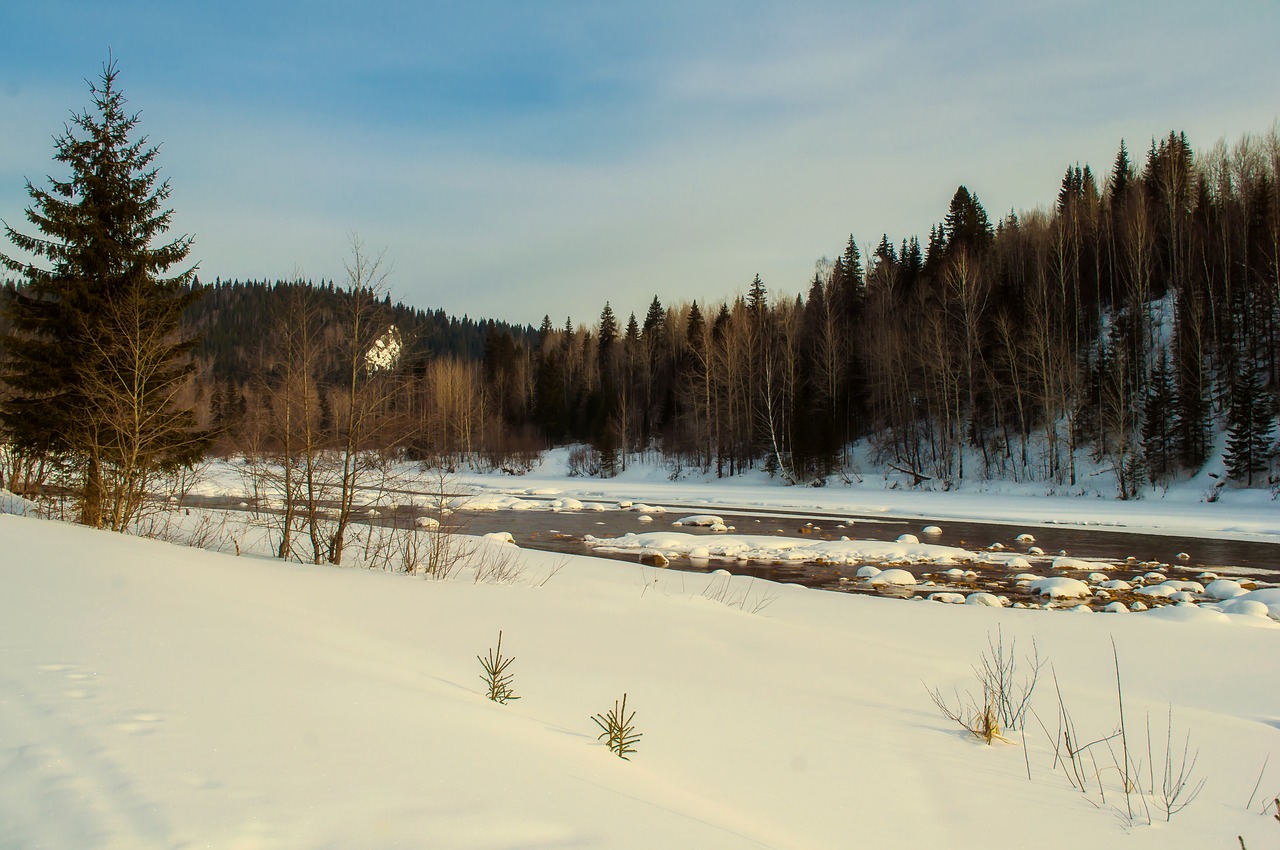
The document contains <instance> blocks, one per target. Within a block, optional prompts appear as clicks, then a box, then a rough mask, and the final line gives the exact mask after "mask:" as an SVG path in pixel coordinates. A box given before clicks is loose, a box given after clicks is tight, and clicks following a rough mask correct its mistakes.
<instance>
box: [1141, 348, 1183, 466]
mask: <svg viewBox="0 0 1280 850" xmlns="http://www.w3.org/2000/svg"><path fill="white" fill-rule="evenodd" d="M1175 398H1176V395H1175V392H1174V386H1173V372H1172V370H1171V369H1170V366H1169V354H1168V352H1167V351H1165V350H1164V349H1163V348H1162V349H1160V353H1159V355H1158V356H1157V357H1156V359H1155V361H1154V362H1153V363H1152V364H1151V374H1150V376H1149V378H1148V380H1147V392H1146V396H1145V397H1144V399H1143V405H1142V452H1143V455H1144V456H1145V458H1146V462H1147V475H1148V476H1150V478H1151V483H1152V484H1158V483H1160V482H1163V481H1167V480H1168V479H1169V477H1170V476H1171V475H1173V472H1174V470H1175V468H1176V466H1177V463H1176V451H1175V449H1176V437H1177V430H1178V429H1177V423H1176V419H1175V409H1176V406H1175V403H1174V402H1175Z"/></svg>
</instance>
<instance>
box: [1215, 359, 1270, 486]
mask: <svg viewBox="0 0 1280 850" xmlns="http://www.w3.org/2000/svg"><path fill="white" fill-rule="evenodd" d="M1227 424H1228V427H1229V428H1230V430H1229V431H1228V434H1227V455H1226V463H1227V474H1228V475H1230V476H1231V477H1232V478H1234V479H1235V480H1237V481H1242V482H1244V484H1245V485H1246V486H1248V487H1252V486H1253V479H1254V476H1255V475H1256V474H1257V473H1259V472H1263V471H1265V470H1266V468H1267V461H1268V460H1269V458H1270V453H1271V431H1272V418H1271V398H1270V396H1269V394H1268V393H1267V391H1266V388H1265V387H1264V386H1263V383H1262V370H1261V369H1260V368H1259V367H1258V365H1257V361H1256V360H1254V358H1252V357H1245V358H1244V362H1242V363H1241V366H1240V371H1239V373H1238V374H1237V375H1236V380H1235V382H1234V383H1233V386H1232V390H1231V410H1230V412H1229V414H1228V416H1227Z"/></svg>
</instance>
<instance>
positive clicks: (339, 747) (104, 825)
mask: <svg viewBox="0 0 1280 850" xmlns="http://www.w3.org/2000/svg"><path fill="white" fill-rule="evenodd" d="M552 480H553V479H552V476H550V475H548V476H547V482H550V481H552ZM493 482H495V479H486V480H485V481H482V482H480V483H481V484H488V483H493ZM547 482H542V483H539V482H538V481H536V480H534V479H530V480H529V481H520V482H511V481H507V482H505V483H506V484H507V486H508V487H510V485H511V484H515V483H519V484H521V485H522V486H523V487H524V488H539V489H556V488H555V487H551V486H550V484H549V483H547ZM564 483H565V482H563V481H559V484H561V485H563V484H564ZM581 485H582V486H581V488H561V489H565V490H566V493H565V496H566V497H569V498H576V496H574V495H572V494H570V493H569V492H568V491H569V490H570V489H573V493H581V494H582V496H588V497H589V496H590V494H589V493H586V492H583V491H585V490H595V491H599V490H601V489H605V490H608V489H609V487H603V488H602V485H601V483H600V482H581ZM610 486H612V485H610ZM617 486H618V487H622V488H625V490H626V492H627V493H629V494H631V495H632V496H634V497H642V498H645V499H652V500H654V501H655V502H657V501H660V500H666V499H671V500H672V501H679V502H681V503H688V502H689V501H690V499H689V498H688V497H681V498H679V499H678V500H677V499H675V498H674V495H675V493H676V492H677V491H675V490H670V489H665V488H667V487H669V486H671V485H668V484H665V483H662V482H643V481H634V480H633V481H623V482H620V483H619V484H618V485H617ZM678 486H679V491H678V492H680V493H684V492H686V489H685V488H686V486H687V485H686V484H681V485H678ZM765 486H767V485H761V484H759V483H756V484H748V485H743V486H741V487H740V489H737V490H733V491H732V492H731V493H728V494H725V489H724V488H717V489H714V490H712V489H707V490H703V491H700V492H702V493H704V494H706V496H705V497H706V499H707V501H708V502H710V500H711V499H712V498H713V497H714V498H720V497H721V496H713V494H725V495H724V497H725V498H732V499H736V500H737V501H739V502H743V503H745V502H749V501H752V500H754V499H756V498H757V496H760V497H764V496H767V495H769V494H772V495H774V496H781V498H782V500H784V501H786V500H790V499H792V498H794V499H797V500H798V499H801V498H803V499H814V500H817V501H823V500H826V499H828V498H830V497H831V496H832V494H838V493H839V491H834V490H828V491H820V492H819V491H814V492H812V493H811V492H806V491H795V490H785V491H783V490H777V489H772V490H770V491H769V492H768V493H766V492H765V490H764V489H763V488H764V487H765ZM648 488H651V489H648ZM610 492H613V493H614V494H615V495H617V494H619V493H621V492H622V490H617V491H610ZM793 494H794V496H793ZM839 495H841V496H843V497H847V498H849V499H850V500H851V501H857V500H859V499H866V500H868V503H870V499H871V498H872V495H873V494H870V493H861V494H859V493H857V492H855V491H847V492H846V493H843V494H839ZM557 497H558V496H557V495H556V494H547V493H543V494H542V495H540V496H538V497H537V498H544V499H554V498H557ZM695 498H697V497H695ZM1087 501H1089V500H1086V502H1087ZM846 504H847V503H846ZM982 504H983V503H982V502H981V501H979V500H970V502H969V504H967V505H962V506H961V508H958V509H957V510H973V509H981V510H985V509H984V508H982ZM1054 504H1056V503H1054ZM9 507H10V509H16V510H21V507H22V506H21V504H10V505H9ZM898 507H901V508H903V509H907V508H909V507H910V505H899V506H898ZM1107 507H1108V508H1114V507H1115V505H1114V503H1108V505H1107ZM1143 507H1144V506H1142V505H1139V508H1143ZM1210 507H1211V506H1210ZM841 509H842V510H843V509H845V507H844V506H841ZM850 510H852V508H850ZM1055 510H1056V509H1055ZM931 513H932V514H933V515H936V512H932V511H931ZM1098 515H1099V516H1101V515H1103V512H1101V511H1100V512H1099V514H1098ZM1196 515H1199V513H1197V514H1196ZM1142 516H1144V517H1147V518H1148V519H1149V520H1151V521H1155V520H1158V519H1160V512H1159V511H1158V510H1154V511H1150V512H1149V513H1147V514H1143V515H1142ZM1055 518H1056V514H1055ZM1263 519H1264V516H1263V514H1262V513H1261V512H1258V513H1257V515H1256V516H1254V517H1253V518H1252V519H1249V518H1248V517H1246V518H1245V519H1242V520H1239V521H1241V522H1244V523H1246V524H1247V525H1248V526H1249V528H1248V533H1251V534H1252V533H1260V534H1265V533H1269V532H1266V530H1265V528H1263V526H1264V525H1265V523H1264V522H1263V521H1262V520H1263ZM1144 521H1146V520H1144ZM1202 522H1204V523H1205V525H1211V523H1210V522H1209V521H1205V520H1202ZM664 533H665V532H664ZM672 533H673V534H674V533H676V532H672ZM701 539H704V540H706V539H715V538H705V537H704V538H701ZM480 545H482V546H484V547H489V548H488V549H487V550H486V551H489V550H492V549H493V548H494V547H497V549H498V550H499V551H509V549H508V548H507V547H503V546H502V545H501V544H499V543H496V542H491V541H490V542H485V543H483V544H480ZM904 545H907V544H904ZM0 551H3V553H4V555H3V557H2V558H0V590H2V592H0V622H3V623H4V628H3V630H0V847H3V848H11V847H12V848H35V847H47V848H161V847H165V848H169V847H184V846H186V847H226V848H262V849H263V850H266V849H267V848H321V847H334V848H390V847H413V848H417V847H439V848H531V847H547V848H550V847H565V848H568V847H574V848H582V847H587V848H631V847H634V848H645V850H651V848H654V847H676V848H750V847H756V848H761V847H763V848H846V847H860V848H861V847H868V848H877V847H882V848H898V847H956V848H974V850H977V849H978V848H982V849H983V850H989V848H1006V847H1008V848H1012V847H1038V848H1039V847H1043V848H1076V847H1080V846H1098V847H1132V848H1156V847H1159V848H1161V850H1181V848H1186V850H1191V848H1197V850H1199V848H1204V847H1236V846H1238V843H1237V841H1236V836H1237V835H1242V836H1243V837H1244V840H1245V841H1246V842H1247V844H1248V846H1249V847H1250V848H1251V850H1258V848H1267V847H1274V846H1277V844H1280V824H1277V823H1276V822H1275V821H1274V820H1273V819H1272V818H1271V817H1270V814H1269V813H1261V812H1262V811H1263V807H1264V804H1265V803H1266V801H1267V800H1270V799H1271V798H1272V797H1273V796H1274V795H1275V794H1277V793H1280V710H1278V708H1277V707H1278V706H1280V676H1277V675H1276V670H1277V667H1276V658H1277V650H1278V649H1280V628H1278V627H1277V626H1276V624H1274V623H1273V622H1272V621H1271V620H1269V619H1268V618H1266V617H1265V616H1233V617H1226V616H1222V615H1221V614H1219V613H1218V612H1212V611H1205V610H1203V609H1194V608H1177V607H1168V608H1165V609H1163V611H1164V612H1165V613H1163V614H1161V615H1155V614H1151V613H1148V614H1143V615H1141V616H1124V617H1117V616H1101V615H1087V614H1075V613H1067V612H1051V611H1044V610H1012V609H1008V608H1004V609H1002V608H996V607H987V606H978V605H963V606H960V605H936V604H928V603H923V602H921V603H915V604H912V603H905V602H901V601H894V600H883V599H877V598H871V597H863V596H851V595H845V594H835V593H827V592H820V591H811V590H805V589H803V588H800V587H797V586H790V585H776V584H770V583H767V582H761V581H753V580H750V579H746V578H741V577H730V576H727V575H721V574H714V575H709V576H708V575H696V574H690V573H682V572H676V571H672V570H662V569H654V568H650V567H645V566H641V565H638V564H636V565H633V564H623V563H619V562H611V561H603V560H599V559H594V558H588V557H565V556H556V555H552V554H548V553H541V552H528V551H526V552H520V553H519V556H520V558H521V561H520V566H521V567H522V568H523V571H522V572H520V573H519V574H518V575H514V576H512V575H508V576H507V579H506V580H505V581H503V582H501V583H496V582H492V581H479V582H476V581H473V577H472V575H471V574H470V573H469V572H468V571H465V570H464V571H460V572H459V573H458V574H456V575H455V577H454V578H452V579H449V580H445V581H432V580H427V579H424V578H421V577H413V576H406V575H403V574H395V573H389V572H381V571H370V570H364V569H358V568H334V567H316V566H303V565H298V564H293V563H282V562H280V561H275V560H271V559H268V558H264V557H257V556H254V555H252V554H246V555H244V556H243V557H235V556H233V555H228V554H219V553H213V552H207V551H198V550H193V549H187V548H181V547H178V546H174V545H169V544H165V543H160V542H157V541H151V540H143V539H137V538H129V537H121V536H116V535H111V534H109V533H105V532H96V531H91V530H87V529H83V528H78V527H74V526H69V525H65V524H61V523H56V522H52V521H46V520H39V519H35V518H29V517H21V516H0ZM764 603H768V604H767V605H765V604H764ZM753 612H755V613H753ZM1250 625H1252V626H1256V627H1250ZM499 630H501V631H502V633H503V644H502V646H503V651H504V652H505V653H507V654H510V655H514V657H515V659H516V660H515V662H514V664H513V666H512V668H511V672H512V673H513V674H514V690H515V693H516V694H518V695H519V696H520V697H521V699H519V700H518V701H515V702H510V703H508V704H506V705H498V704H495V703H492V702H489V701H487V700H486V699H485V698H484V696H483V687H484V686H483V683H482V682H481V679H480V672H481V668H480V664H479V662H478V660H477V655H484V654H486V653H487V652H488V650H489V649H490V648H491V647H493V646H494V645H495V643H496V641H497V636H498V632H499ZM997 630H999V632H1000V633H1001V634H1002V635H1003V639H1004V640H1005V642H1006V644H1007V643H1008V642H1009V641H1012V640H1014V639H1016V640H1017V651H1016V655H1017V657H1018V658H1019V659H1021V658H1022V657H1023V656H1024V654H1025V653H1026V652H1029V651H1030V649H1031V642H1032V640H1033V639H1034V641H1035V643H1036V646H1037V648H1038V651H1039V654H1040V657H1041V658H1042V659H1045V660H1047V662H1048V664H1047V665H1046V666H1045V667H1044V668H1043V671H1042V678H1041V681H1040V684H1039V687H1038V688H1037V689H1036V691H1035V694H1034V697H1033V700H1032V703H1033V707H1034V709H1035V712H1036V714H1037V716H1038V717H1039V720H1034V719H1033V720H1030V721H1029V722H1028V723H1027V725H1026V727H1025V736H1024V735H1023V732H1022V731H1021V730H1019V731H1016V732H1010V731H1006V732H1005V736H1006V737H1007V738H1008V739H1009V741H1010V742H1009V743H1003V742H1000V741H997V742H996V743H995V744H994V745H993V746H987V745H985V744H983V743H981V742H979V741H977V740H976V739H975V738H973V737H972V736H970V735H968V734H966V733H964V732H963V731H961V730H960V729H959V728H958V727H957V726H956V725H955V724H953V723H952V722H950V721H948V720H946V719H945V718H943V717H942V716H941V715H940V713H939V712H938V711H937V710H936V709H935V707H934V706H933V704H932V702H931V700H930V698H929V696H928V694H927V693H926V689H925V686H926V685H928V686H931V687H936V688H939V689H940V691H941V693H942V694H944V695H950V694H951V693H952V692H953V689H959V691H960V692H961V693H963V692H964V691H966V690H968V691H972V690H974V689H975V687H976V684H975V680H974V677H973V672H972V665H975V664H977V663H979V659H980V656H981V654H982V652H983V650H984V649H986V648H987V645H988V639H989V638H990V637H993V636H994V635H995V634H996V633H997ZM1113 640H1114V642H1115V646H1116V647H1117V650H1118V654H1119V658H1120V667H1121V672H1122V676H1123V694H1124V710H1125V720H1126V724H1127V727H1126V728H1127V731H1128V739H1129V746H1130V749H1131V754H1132V758H1133V759H1134V761H1135V763H1140V765H1141V767H1140V769H1139V770H1138V771H1137V773H1138V774H1139V777H1140V781H1141V783H1142V785H1143V787H1144V788H1146V789H1148V790H1150V789H1152V788H1155V789H1156V790H1157V792H1158V790H1159V788H1160V786H1161V785H1162V784H1163V781H1162V780H1163V769H1164V767H1165V764H1166V763H1167V762H1169V761H1170V760H1172V761H1173V762H1174V766H1175V776H1176V775H1177V773H1176V768H1177V762H1178V761H1179V760H1180V758H1181V752H1182V741H1183V736H1184V735H1185V734H1186V733H1187V732H1190V735H1191V749H1192V750H1193V751H1195V750H1198V752H1199V757H1198V760H1197V761H1196V762H1195V766H1194V768H1193V769H1192V770H1191V774H1192V778H1193V780H1194V781H1197V782H1198V781H1199V780H1200V779H1203V780H1204V782H1205V784H1204V789H1203V792H1202V793H1201V794H1200V796H1199V797H1198V798H1197V799H1195V800H1194V801H1193V802H1192V803H1191V804H1190V805H1189V806H1188V807H1187V808H1186V809H1185V810H1184V811H1182V812H1179V813H1177V814H1175V815H1173V817H1172V819H1171V820H1170V821H1168V822H1165V816H1164V814H1163V813H1161V812H1160V811H1159V805H1158V801H1157V800H1156V799H1155V798H1156V797H1158V796H1159V794H1158V793H1157V794H1156V795H1153V796H1148V797H1146V798H1145V800H1144V799H1140V798H1139V796H1138V795H1136V794H1135V795H1132V796H1131V797H1130V798H1129V800H1128V803H1126V798H1125V795H1124V793H1123V789H1122V780H1121V778H1120V775H1119V771H1118V770H1117V768H1116V764H1117V763H1118V760H1121V759H1122V756H1119V755H1118V754H1119V750H1118V746H1119V742H1118V741H1115V742H1113V744H1112V748H1111V749H1108V748H1107V747H1106V746H1105V745H1097V746H1095V747H1094V748H1093V749H1092V750H1091V751H1090V753H1091V755H1092V758H1091V759H1090V761H1089V763H1088V765H1087V769H1088V770H1089V771H1090V772H1091V774H1092V775H1091V776H1090V777H1089V778H1088V781H1089V783H1090V786H1089V790H1088V793H1082V792H1081V791H1079V790H1076V789H1075V788H1073V787H1072V785H1071V783H1070V782H1069V780H1068V778H1067V774H1066V773H1065V772H1064V770H1063V769H1062V768H1061V766H1059V767H1056V768H1055V765H1054V743H1053V740H1054V739H1055V738H1057V736H1058V731H1059V729H1060V723H1059V720H1058V717H1059V701H1058V697H1057V695H1056V693H1055V689H1054V687H1053V683H1052V680H1051V679H1049V671H1050V669H1052V671H1053V672H1054V673H1055V674H1056V677H1057V680H1058V684H1059V686H1060V689H1061V693H1062V695H1063V700H1064V704H1065V706H1066V708H1067V709H1068V711H1069V712H1070V714H1071V717H1072V720H1073V722H1074V726H1075V728H1076V730H1077V734H1078V740H1082V741H1091V740H1094V739H1095V738H1099V737H1102V736H1106V735H1107V734H1109V733H1110V732H1112V731H1113V730H1114V729H1115V727H1116V724H1117V718H1118V711H1117V704H1116V682H1115V678H1114V672H1113V667H1112V664H1113V662H1112V654H1111V653H1112V641H1113ZM1049 665H1051V668H1050V666H1049ZM1024 668H1025V662H1024ZM624 692H625V693H626V694H627V696H628V706H629V708H633V709H634V710H635V712H636V716H635V723H636V726H637V728H638V730H639V731H640V732H642V733H643V737H642V738H641V739H640V740H639V743H638V752H636V753H635V754H634V755H633V756H632V758H631V760H630V761H622V760H620V759H618V758H616V757H615V756H613V755H612V754H610V753H609V752H608V751H607V750H606V749H605V748H604V746H603V745H602V744H600V743H599V742H597V740H596V735H597V732H598V730H597V729H596V727H595V725H594V724H593V723H592V721H591V717H592V715H594V714H596V713H598V712H602V711H606V710H608V709H609V708H610V707H612V706H613V704H614V701H615V700H616V699H619V698H620V697H621V696H622V694H623V693H624ZM1170 712H1171V715H1170ZM1170 716H1171V717H1172V725H1173V736H1172V744H1171V745H1169V744H1168V743H1167V742H1168V740H1169V739H1168V736H1167V735H1166V727H1167V725H1168V719H1169V717H1170ZM1041 722H1042V723H1043V725H1041ZM1148 723H1150V728H1151V734H1150V744H1148V738H1147V724H1148ZM1149 754H1150V755H1149ZM1269 756H1273V757H1272V758H1271V760H1270V762H1269V764H1268V765H1267V767H1266V769H1265V770H1264V771H1263V772H1262V776H1261V780H1260V781H1259V771H1260V770H1262V768H1263V764H1264V761H1265V760H1266V759H1267V758H1268V757H1269ZM1028 773H1029V774H1030V778H1028ZM1098 781H1100V782H1101V784H1102V788H1101V789H1099V788H1098V787H1097V783H1098ZM1255 784H1257V785H1258V789H1257V791H1256V793H1255V792H1254V786H1255ZM1103 792H1105V799H1104V797H1103ZM1251 795H1252V797H1253V799H1252V804H1251V805H1250V797H1251ZM1131 811H1132V812H1133V814H1132V815H1131V814H1130V812H1131Z"/></svg>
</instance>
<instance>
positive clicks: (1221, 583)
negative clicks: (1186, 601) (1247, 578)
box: [1204, 578, 1246, 599]
mask: <svg viewBox="0 0 1280 850" xmlns="http://www.w3.org/2000/svg"><path fill="white" fill-rule="evenodd" d="M1204 592H1205V594H1206V595H1208V596H1211V597H1213V598H1214V599H1230V598H1231V597H1233V596H1240V595H1241V594H1243V593H1245V592H1246V591H1245V589H1244V588H1243V587H1241V586H1240V582H1238V581H1233V580H1232V579H1229V578H1220V579H1215V580H1214V581H1211V582H1209V584H1207V585H1206V586H1205V589H1204Z"/></svg>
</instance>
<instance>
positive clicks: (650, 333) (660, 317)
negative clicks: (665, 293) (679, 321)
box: [641, 295, 667, 340]
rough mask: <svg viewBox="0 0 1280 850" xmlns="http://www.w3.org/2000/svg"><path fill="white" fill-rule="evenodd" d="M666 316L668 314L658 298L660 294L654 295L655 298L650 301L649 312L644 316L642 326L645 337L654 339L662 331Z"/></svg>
mask: <svg viewBox="0 0 1280 850" xmlns="http://www.w3.org/2000/svg"><path fill="white" fill-rule="evenodd" d="M666 318H667V314H666V313H665V312H664V311H663V309H662V302H661V301H659V300H658V296H656V295H655V296H653V300H652V301H651V302H649V312H648V313H646V314H645V317H644V326H643V327H642V328H641V331H642V332H643V333H644V338H645V339H646V340H653V339H655V338H656V337H657V336H658V334H660V333H662V329H663V326H664V324H665V322H666Z"/></svg>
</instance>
